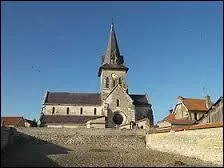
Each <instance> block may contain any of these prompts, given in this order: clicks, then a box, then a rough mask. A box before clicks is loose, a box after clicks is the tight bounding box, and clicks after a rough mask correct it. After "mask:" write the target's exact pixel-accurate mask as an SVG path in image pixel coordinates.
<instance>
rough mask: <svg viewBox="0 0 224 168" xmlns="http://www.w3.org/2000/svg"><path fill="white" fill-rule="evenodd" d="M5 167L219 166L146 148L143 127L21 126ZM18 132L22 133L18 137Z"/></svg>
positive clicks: (4, 156)
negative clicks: (128, 128)
mask: <svg viewBox="0 0 224 168" xmlns="http://www.w3.org/2000/svg"><path fill="white" fill-rule="evenodd" d="M17 130H18V131H19V133H18V134H17V135H16V136H15V142H16V143H15V144H14V145H13V146H11V147H9V148H8V150H7V151H4V153H3V154H2V164H3V166H24V167H30V166H31V167H32V166H38V167H41V166H48V167H52V166H54V167H57V166H62V167H77V166H78V167H91V166H94V167H96V166H100V167H107V166H110V167H112V166H115V167H123V166H128V167H143V166H147V167H151V166H153V167H157V166H165V167H167V166H172V167H173V166H177V167H180V166H184V167H188V166H190V167H197V166H198V167H201V166H203V167H205V166H209V167H211V166H217V165H213V164H211V163H206V162H203V161H201V160H198V159H194V158H189V157H184V156H180V155H174V154H169V153H162V152H158V151H153V150H149V149H146V148H145V133H144V130H110V129H108V130H100V129H99V130H97V129H95V130H92V129H65V128H63V129H53V128H51V129H49V128H20V129H17ZM18 135H19V136H18Z"/></svg>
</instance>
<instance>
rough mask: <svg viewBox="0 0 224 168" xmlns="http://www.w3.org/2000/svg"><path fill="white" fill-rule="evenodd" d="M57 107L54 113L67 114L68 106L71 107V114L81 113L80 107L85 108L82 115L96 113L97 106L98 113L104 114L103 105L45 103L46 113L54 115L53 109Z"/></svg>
mask: <svg viewBox="0 0 224 168" xmlns="http://www.w3.org/2000/svg"><path fill="white" fill-rule="evenodd" d="M53 107H54V108H55V114H54V115H67V107H69V115H81V114H80V108H82V109H83V113H82V115H89V116H93V115H94V108H96V115H99V116H101V115H102V107H101V106H86V105H77V106H74V105H73V106H72V105H57V104H55V105H45V108H44V114H46V115H52V109H53Z"/></svg>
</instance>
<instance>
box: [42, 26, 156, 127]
mask: <svg viewBox="0 0 224 168" xmlns="http://www.w3.org/2000/svg"><path fill="white" fill-rule="evenodd" d="M127 72H128V67H126V66H125V64H124V57H123V56H122V55H121V54H120V52H119V47H118V42H117V38H116V34H115V30H114V25H113V23H112V24H111V29H110V33H109V40H108V45H107V49H106V52H105V55H103V56H102V58H101V65H100V67H99V71H98V77H99V79H100V92H99V93H68V92H49V91H47V92H46V94H45V96H44V100H43V105H42V108H41V117H40V120H39V123H40V125H41V126H47V127H87V128H115V127H116V128H117V127H120V128H121V127H122V126H128V125H130V123H137V122H138V121H143V120H144V121H145V119H146V120H147V121H148V125H153V112H152V109H151V104H150V101H149V98H148V96H147V95H146V94H130V93H129V92H128V84H127Z"/></svg>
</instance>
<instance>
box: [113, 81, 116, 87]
mask: <svg viewBox="0 0 224 168" xmlns="http://www.w3.org/2000/svg"><path fill="white" fill-rule="evenodd" d="M115 85H116V82H115V80H114V79H113V87H115Z"/></svg>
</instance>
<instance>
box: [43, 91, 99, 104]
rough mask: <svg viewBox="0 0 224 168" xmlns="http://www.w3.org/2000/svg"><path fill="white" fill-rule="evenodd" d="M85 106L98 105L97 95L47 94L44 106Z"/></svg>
mask: <svg viewBox="0 0 224 168" xmlns="http://www.w3.org/2000/svg"><path fill="white" fill-rule="evenodd" d="M48 103H49V104H85V105H100V104H101V98H100V94H98V93H68V92H48V93H47V96H46V99H45V102H44V104H48Z"/></svg>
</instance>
